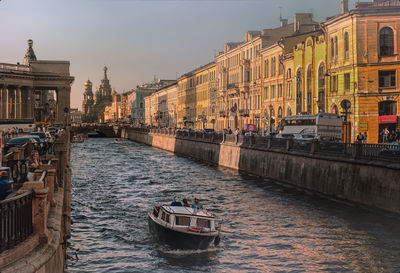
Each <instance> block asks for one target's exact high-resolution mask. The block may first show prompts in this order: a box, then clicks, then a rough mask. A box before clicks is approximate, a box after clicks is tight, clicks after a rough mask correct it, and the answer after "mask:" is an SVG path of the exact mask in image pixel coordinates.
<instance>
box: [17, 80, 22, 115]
mask: <svg viewBox="0 0 400 273" xmlns="http://www.w3.org/2000/svg"><path fill="white" fill-rule="evenodd" d="M16 101H17V112H16V116H17V118H22V90H21V86H17V97H16Z"/></svg>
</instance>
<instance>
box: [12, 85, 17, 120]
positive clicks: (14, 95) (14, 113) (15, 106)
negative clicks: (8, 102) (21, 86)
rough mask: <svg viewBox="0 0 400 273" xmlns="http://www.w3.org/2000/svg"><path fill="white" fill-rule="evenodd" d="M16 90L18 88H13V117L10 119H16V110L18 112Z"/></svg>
mask: <svg viewBox="0 0 400 273" xmlns="http://www.w3.org/2000/svg"><path fill="white" fill-rule="evenodd" d="M17 90H18V86H15V88H14V90H13V105H12V108H13V115H12V118H17V110H18V101H17V99H18V97H17Z"/></svg>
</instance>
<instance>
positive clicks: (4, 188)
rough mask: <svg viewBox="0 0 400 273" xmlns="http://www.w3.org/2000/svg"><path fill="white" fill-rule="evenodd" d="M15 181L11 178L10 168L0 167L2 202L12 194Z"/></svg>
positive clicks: (0, 195)
mask: <svg viewBox="0 0 400 273" xmlns="http://www.w3.org/2000/svg"><path fill="white" fill-rule="evenodd" d="M13 183H14V181H13V180H12V178H11V177H10V168H9V167H0V200H3V199H4V198H5V197H6V196H7V195H8V194H10V193H11V192H12V188H13Z"/></svg>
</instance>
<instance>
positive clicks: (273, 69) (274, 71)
mask: <svg viewBox="0 0 400 273" xmlns="http://www.w3.org/2000/svg"><path fill="white" fill-rule="evenodd" d="M275 75H276V58H275V57H273V58H272V59H271V77H275Z"/></svg>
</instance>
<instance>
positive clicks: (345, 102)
mask: <svg viewBox="0 0 400 273" xmlns="http://www.w3.org/2000/svg"><path fill="white" fill-rule="evenodd" d="M340 106H342V108H343V109H344V110H346V111H347V110H349V109H350V107H351V102H350V101H349V100H342V102H341V103H340Z"/></svg>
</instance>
